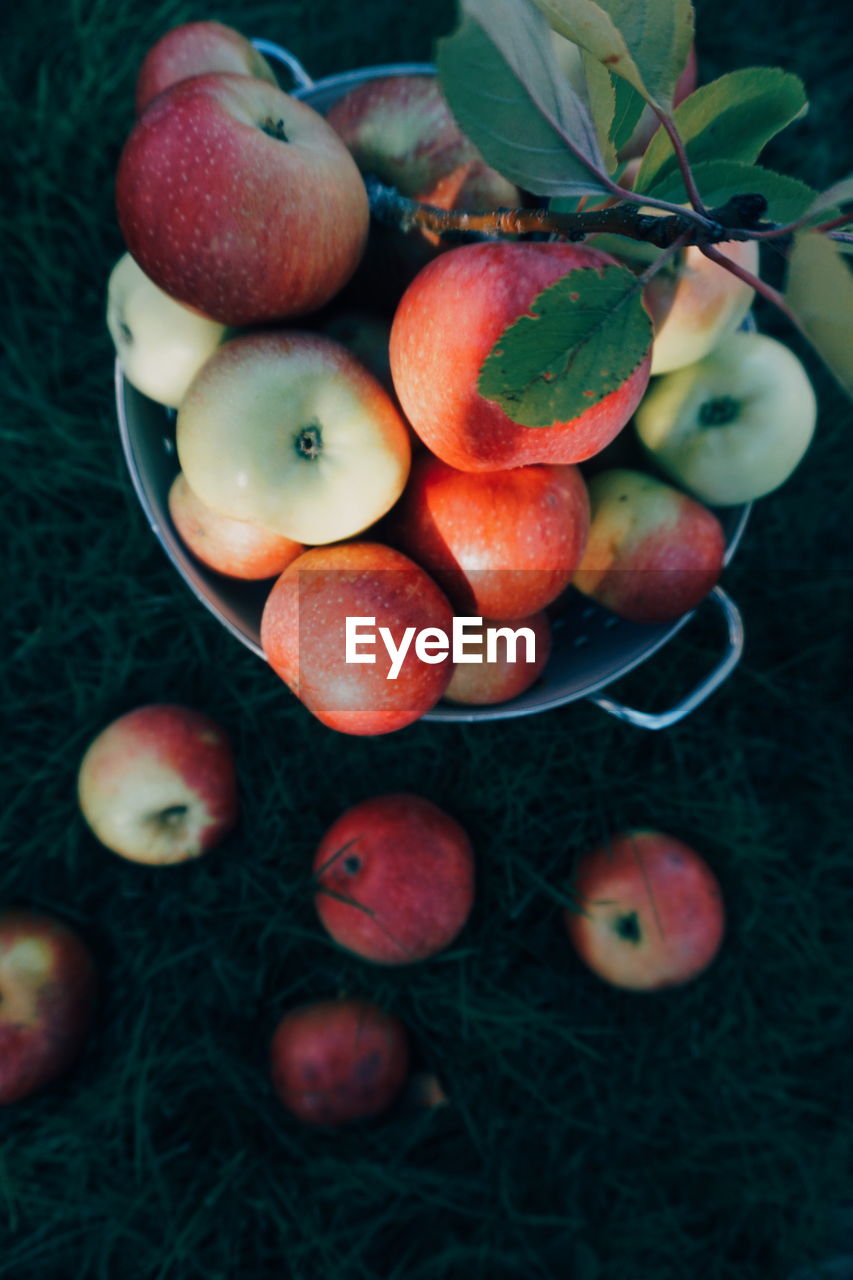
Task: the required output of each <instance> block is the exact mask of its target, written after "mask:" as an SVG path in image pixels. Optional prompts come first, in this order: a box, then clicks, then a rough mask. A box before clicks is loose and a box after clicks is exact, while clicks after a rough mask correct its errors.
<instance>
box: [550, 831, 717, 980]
mask: <svg viewBox="0 0 853 1280" xmlns="http://www.w3.org/2000/svg"><path fill="white" fill-rule="evenodd" d="M574 892H575V894H576V895H577V903H578V909H577V910H567V911H566V912H565V915H564V920H565V924H566V928H567V930H568V933H569V937H570V938H571V940H572V942H573V944H574V946H575V949H576V951H577V953H578V955H579V956H580V958H581V959H582V960H583V961H584V963H585V964H587V965H588V966H589V968H590V969H592V971H593V972H594V973H596V974H598V976H599V977H600V978H603V979H604V980H605V981H606V982H610V983H612V984H613V985H614V986H617V987H624V988H625V989H626V990H631V991H656V990H659V989H660V988H662V987H675V986H680V985H681V984H683V983H685V982H689V981H690V980H691V979H693V978H695V977H697V976H698V975H699V974H700V973H702V972H703V971H704V970H705V969H706V968H707V967H708V965H709V964H710V963H711V961H712V960H713V959H714V957H715V955H716V954H717V951H718V950H719V947H720V944H721V942H722V938H723V933H724V929H725V915H724V908H723V899H722V895H721V893H720V887H719V885H718V883H717V880H716V878H715V876H714V874H713V872H712V871H711V868H710V867H709V866H708V864H707V863H706V862H705V861H704V859H703V858H701V857H700V856H699V854H698V853H696V851H695V850H694V849H691V848H690V847H689V846H688V845H686V844H683V843H682V841H680V840H677V839H675V837H674V836H670V835H667V834H665V833H664V832H662V831H645V830H638V831H624V832H620V833H619V834H618V835H616V836H614V837H613V838H612V839H611V840H609V841H608V842H607V844H605V845H602V846H601V847H599V848H597V849H594V850H593V851H592V852H590V853H587V854H585V855H584V856H583V857H581V859H580V861H579V863H578V865H577V868H576V872H575V878H574Z"/></svg>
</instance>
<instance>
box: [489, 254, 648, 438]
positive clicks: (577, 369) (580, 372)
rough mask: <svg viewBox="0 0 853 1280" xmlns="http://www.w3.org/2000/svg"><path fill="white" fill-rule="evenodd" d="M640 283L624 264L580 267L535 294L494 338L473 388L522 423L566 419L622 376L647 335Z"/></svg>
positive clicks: (634, 363)
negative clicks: (527, 307) (528, 305)
mask: <svg viewBox="0 0 853 1280" xmlns="http://www.w3.org/2000/svg"><path fill="white" fill-rule="evenodd" d="M642 297H643V282H642V281H641V280H640V279H639V278H638V277H637V276H635V275H634V274H633V272H631V271H629V270H628V268H627V267H624V266H619V265H616V264H614V265H612V266H605V267H601V268H596V267H582V268H580V269H579V270H576V271H572V272H570V273H569V274H568V275H566V276H563V277H562V278H561V279H560V280H557V281H556V282H555V283H554V284H552V285H549V286H548V288H547V289H543V291H542V292H541V293H540V294H538V296H537V297H536V298H535V299H534V300H533V302H532V304H531V308H530V309H531V312H532V315H525V316H521V317H520V318H519V319H518V320H516V321H515V322H514V323H513V324H511V325H510V326H509V328H507V329H506V330H505V331H504V333H502V334H501V336H500V338H499V339H498V340H497V342H496V343H495V345H494V347H493V348H492V350H491V351H490V353H489V355H488V356H487V357H486V360H485V361H484V363H483V367H482V368H481V370H480V379H479V382H478V383H477V388H478V390H479V392H480V394H481V395H482V396H484V397H485V398H486V399H487V400H494V401H496V403H497V404H499V405H500V407H501V408H502V409H503V411H504V412H505V413H506V414H508V415H509V417H510V418H512V419H513V421H515V422H518V423H520V424H521V425H522V426H525V427H550V426H553V424H554V423H555V422H567V421H570V420H571V419H572V418H575V417H577V416H578V414H580V413H583V411H584V410H585V409H589V408H590V406H591V405H594V404H597V403H598V402H599V401H600V400H603V399H604V397H605V396H607V395H609V394H610V392H611V391H615V390H616V388H617V387H619V386H621V385H622V383H624V382H625V380H626V378H628V377H629V376H630V375H631V374H632V373H633V372H634V370H635V369H636V368H637V367H638V365H639V364H640V363H641V362H642V360H643V359H644V357H645V356H646V354H647V353H648V350H649V347H650V345H651V341H652V322H651V320H650V319H649V315H648V312H647V311H646V309H645V307H644V306H643V302H642Z"/></svg>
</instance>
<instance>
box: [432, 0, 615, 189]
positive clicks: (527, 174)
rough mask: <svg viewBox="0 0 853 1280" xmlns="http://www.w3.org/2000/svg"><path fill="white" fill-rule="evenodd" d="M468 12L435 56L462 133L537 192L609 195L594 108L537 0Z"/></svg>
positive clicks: (508, 0) (472, 3)
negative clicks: (567, 66) (565, 65)
mask: <svg viewBox="0 0 853 1280" xmlns="http://www.w3.org/2000/svg"><path fill="white" fill-rule="evenodd" d="M463 11H464V17H463V21H462V24H461V26H460V27H459V28H458V29H457V30H456V31H455V32H454V33H453V35H451V36H449V37H447V38H446V39H444V40H441V41H439V45H438V57H437V63H438V74H439V78H440V80H441V87H442V89H443V91H444V94H445V97H446V98H447V101H448V103H449V104H450V109H451V111H452V112H453V114H454V116H455V117H456V120H457V123H458V124H459V127H460V129H461V130H462V132H463V133H465V134H467V136H468V137H469V138H470V139H471V141H472V142H473V143H474V145H475V146H476V147H478V148H479V149H480V151H481V152H482V154H483V155H484V156H485V158H486V160H487V161H488V163H489V164H490V165H492V166H493V167H494V168H495V169H497V170H499V172H501V173H502V174H503V175H504V176H505V177H507V178H509V179H510V180H511V181H513V182H516V183H517V184H518V185H519V186H521V187H524V188H525V189H526V190H527V191H532V192H533V193H534V194H535V195H541V196H555V195H575V196H580V195H602V194H607V186H606V183H605V182H604V170H605V166H604V159H603V157H602V154H601V150H600V148H599V145H598V139H597V137H596V132H595V126H594V124H593V122H592V118H591V116H590V113H589V109H588V107H587V105H586V103H584V102H583V101H582V99H581V98H580V97H579V95H578V94H577V93H575V91H574V89H573V88H572V87H571V85H570V84H569V82H568V80H567V79H566V77H565V76H564V74H563V72H562V71H561V69H560V67H559V65H558V63H557V60H556V56H555V54H554V50H553V48H552V45H551V38H550V34H549V31H548V25H547V23H546V22H545V20H544V18H542V16H541V14H540V13H538V12H537V10H536V9H535V8H534V7H533V4H532V2H531V0H488V2H487V0H463ZM596 171H598V174H600V175H601V176H597V174H596Z"/></svg>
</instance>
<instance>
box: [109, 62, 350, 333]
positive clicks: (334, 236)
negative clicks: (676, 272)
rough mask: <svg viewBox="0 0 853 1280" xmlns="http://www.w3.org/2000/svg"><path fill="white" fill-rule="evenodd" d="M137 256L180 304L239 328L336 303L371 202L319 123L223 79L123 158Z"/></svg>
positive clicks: (168, 103) (183, 104)
mask: <svg viewBox="0 0 853 1280" xmlns="http://www.w3.org/2000/svg"><path fill="white" fill-rule="evenodd" d="M116 210H117V213H118V220H119V225H120V227H121V230H122V234H123V235H124V239H125V243H126V245H127V247H128V249H129V250H130V252H131V253H132V255H133V257H134V258H135V259H136V261H137V262H138V263H139V265H140V266H141V268H142V270H143V271H144V272H145V273H146V275H148V276H150V278H151V279H152V280H153V281H154V283H155V284H157V285H159V287H160V288H161V289H164V290H165V292H166V293H168V294H169V295H170V296H171V297H173V298H175V299H176V300H177V301H178V302H183V303H185V304H186V305H187V306H190V307H195V308H196V309H197V310H199V311H201V312H203V313H204V314H205V315H207V316H210V317H211V319H214V320H219V321H221V322H222V323H223V324H227V325H233V326H235V327H241V326H243V325H253V324H261V323H264V322H267V321H270V320H278V319H282V318H284V317H288V316H295V315H302V314H304V313H306V312H308V311H312V310H315V309H316V308H318V307H320V306H322V305H323V304H324V303H325V302H328V301H329V299H330V298H332V297H333V296H334V295H335V294H336V293H337V292H338V291H339V290H340V289H341V288H342V287H343V286H344V284H346V282H347V280H349V278H350V276H351V275H352V274H353V272H354V271H355V268H356V266H357V265H358V262H359V259H360V258H361V255H362V253H363V251H364V246H365V243H366V240H367V229H368V220H369V212H368V205H367V192H366V190H365V187H364V182H363V180H362V177H361V174H360V173H359V171H358V169H357V167H356V165H355V162H354V160H353V159H352V156H351V155H350V154H349V152H348V151H347V149H346V147H345V146H344V145H343V143H342V142H341V140H340V138H339V137H338V135H337V134H336V133H335V131H334V129H332V128H331V126H330V125H328V124H327V123H326V121H325V120H324V119H323V117H322V116H321V115H320V114H319V112H317V111H315V110H314V109H313V107H309V106H308V105H307V104H306V103H304V102H300V101H299V100H298V99H297V98H294V97H292V96H290V95H289V94H286V93H283V92H282V91H281V90H280V89H277V88H275V87H274V86H273V85H271V84H266V83H265V82H264V81H263V80H256V79H252V78H251V77H250V76H243V75H232V74H227V73H213V74H210V75H203V76H193V77H192V78H191V79H189V80H182V81H179V82H178V83H177V84H174V85H172V86H171V88H169V89H166V90H164V91H163V93H160V94H158V95H157V97H156V98H154V100H153V101H152V102H150V103H149V105H148V106H147V107H146V109H145V111H143V113H142V115H141V116H140V117H139V119H138V120H137V122H136V125H135V126H134V128H133V130H132V132H131V134H130V136H129V138H128V139H127V142H126V143H125V145H124V149H123V150H122V153H121V157H120V159H119V165H118V174H117V177H116Z"/></svg>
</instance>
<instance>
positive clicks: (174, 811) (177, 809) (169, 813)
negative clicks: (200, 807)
mask: <svg viewBox="0 0 853 1280" xmlns="http://www.w3.org/2000/svg"><path fill="white" fill-rule="evenodd" d="M187 812H188V809H187V806H186V805H185V804H173V805H170V806H169V808H168V809H161V810H160V811H159V812H158V813H152V815H151V821H152V822H155V823H157V825H158V826H159V825H160V824H165V825H166V826H169V827H178V826H180V824H181V823H182V822H183V820H184V818H185V817H186V816H187Z"/></svg>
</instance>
